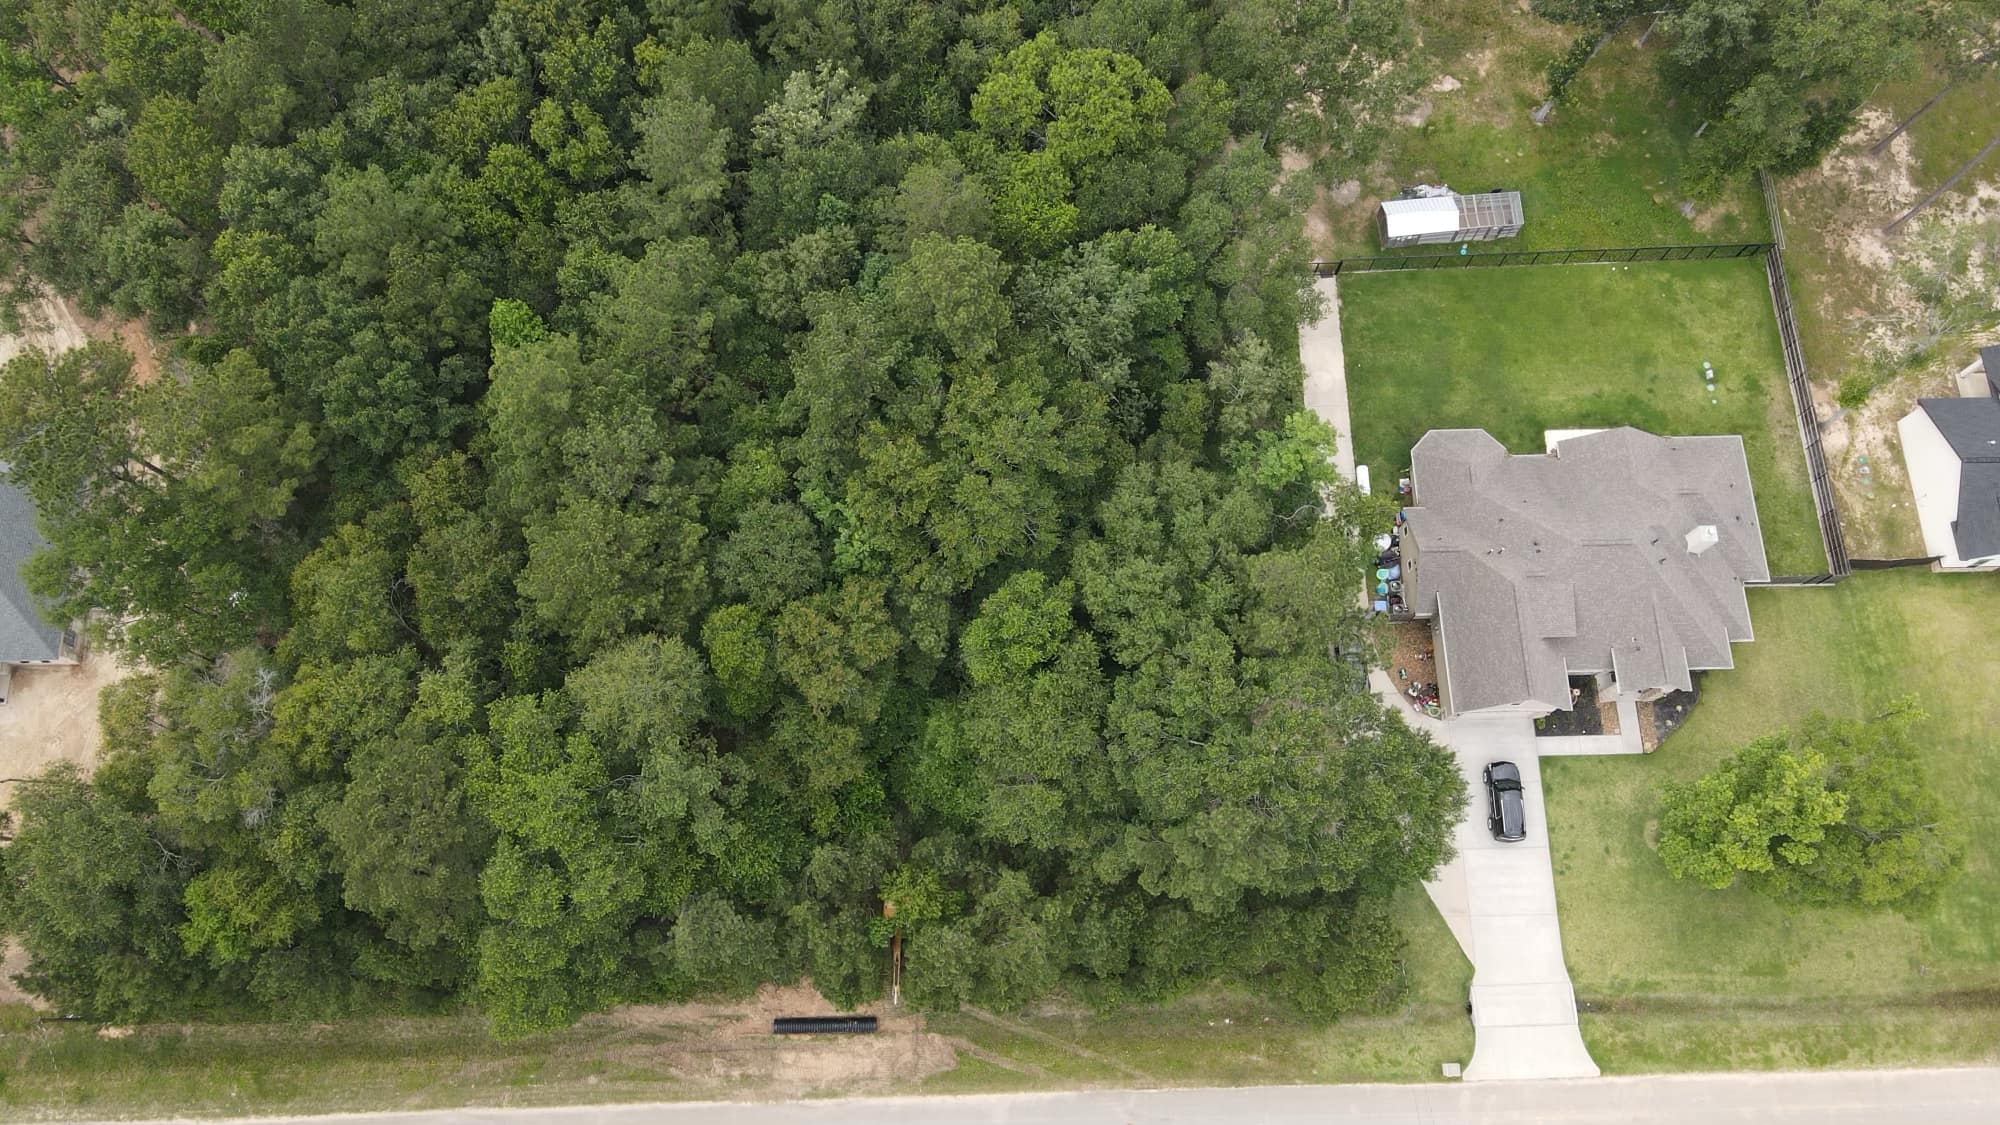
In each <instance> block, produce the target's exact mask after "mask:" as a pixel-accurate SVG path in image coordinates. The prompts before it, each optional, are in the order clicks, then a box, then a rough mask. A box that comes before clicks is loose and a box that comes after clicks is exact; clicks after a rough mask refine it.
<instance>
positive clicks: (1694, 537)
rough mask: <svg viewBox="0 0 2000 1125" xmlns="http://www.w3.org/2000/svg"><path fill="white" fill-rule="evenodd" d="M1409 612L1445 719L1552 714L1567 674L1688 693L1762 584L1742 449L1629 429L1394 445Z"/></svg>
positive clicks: (1763, 569) (1726, 440) (1465, 434)
mask: <svg viewBox="0 0 2000 1125" xmlns="http://www.w3.org/2000/svg"><path fill="white" fill-rule="evenodd" d="M1410 475H1411V479H1412V482H1413V486H1414V492H1415V496H1414V499H1415V502H1416V504H1417V505H1418V506H1416V507H1412V508H1410V509H1409V510H1408V513H1407V515H1408V531H1407V533H1406V536H1405V541H1406V545H1405V553H1404V561H1405V564H1406V566H1407V568H1408V569H1407V571H1406V578H1407V579H1408V582H1407V585H1406V589H1407V590H1408V593H1409V598H1408V600H1409V605H1410V608H1411V609H1412V610H1413V611H1414V612H1416V613H1417V614H1418V615H1420V616H1431V615H1435V616H1436V618H1437V622H1438V628H1439V630H1440V632H1441V634H1442V658H1443V661H1444V662H1445V665H1446V667H1445V675H1446V677H1447V682H1446V688H1445V690H1446V692H1447V694H1448V695H1449V697H1450V702H1451V706H1452V709H1453V710H1454V711H1459V712H1464V711H1476V710H1481V709H1484V708H1488V707H1499V706H1507V705H1512V704H1518V703H1529V702H1532V703H1537V704H1545V705H1547V706H1548V707H1549V708H1550V709H1552V710H1553V709H1556V708H1566V707H1568V706H1569V702H1570V696H1569V676H1570V675H1571V674H1572V673H1578V674H1581V673H1594V672H1603V671H1609V672H1612V673H1613V674H1614V675H1615V676H1616V677H1617V679H1618V682H1619V685H1620V687H1621V689H1622V690H1626V691H1635V692H1636V691H1645V690H1648V689H1653V688H1667V689H1672V688H1687V687H1690V686H1692V682H1691V680H1690V677H1689V673H1690V671H1691V670H1693V669H1698V668H1728V667H1731V666H1732V665H1733V663H1734V661H1733V659H1732V658H1731V656H1730V651H1729V645H1730V642H1732V641H1747V640H1749V639H1750V638H1751V632H1750V606H1749V601H1748V599H1747V598H1746V596H1745V594H1744V583H1746V582H1765V581H1768V580H1769V579H1770V577H1771V572H1770V567H1769V564H1768V563H1767V562H1766V560H1765V557H1764V535H1763V529H1762V527H1761V525H1760V524H1759V523H1758V520H1757V503H1756V500H1755V498H1754V497H1753V496H1752V495H1751V488H1750V467H1749V463H1748V462H1747V461H1746V460H1745V458H1744V453H1743V439H1742V438H1740V437H1737V436H1735V435H1725V436H1716V437H1659V436H1657V435H1654V434H1649V433H1646V432H1644V431H1641V430H1635V429H1632V428H1630V427H1619V428H1617V429H1610V430H1599V431H1595V432H1592V433H1587V434H1583V435H1581V436H1574V437H1569V438H1567V439H1565V440H1562V441H1560V443H1559V444H1557V445H1556V446H1555V452H1554V453H1552V454H1529V455H1516V454H1510V453H1508V452H1507V450H1506V448H1505V447H1504V446H1502V445H1501V444H1500V443H1499V442H1498V441H1496V440H1494V438H1493V437H1492V435H1490V434H1488V433H1487V432H1486V431H1484V430H1432V431H1431V432H1429V433H1427V434H1425V435H1424V437H1423V440H1421V441H1419V442H1418V443H1417V445H1416V448H1415V449H1414V450H1412V451H1411V472H1410Z"/></svg>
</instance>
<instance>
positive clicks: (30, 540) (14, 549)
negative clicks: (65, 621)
mask: <svg viewBox="0 0 2000 1125" xmlns="http://www.w3.org/2000/svg"><path fill="white" fill-rule="evenodd" d="M44 545H45V541H44V540H43V539H42V537H41V535H40V533H38V532H37V531H36V530H35V505H34V502H33V501H31V500H29V499H28V497H27V494H26V493H24V492H22V491H21V490H20V489H18V488H15V487H14V486H13V485H11V484H8V483H7V478H6V477H5V476H4V475H0V663H12V662H15V661H28V660H54V659H56V658H57V657H58V655H60V653H61V651H62V634H63V631H62V630H61V629H58V628H56V627H55V626H53V625H51V624H49V623H48V621H46V620H45V619H43V617H42V613H41V607H40V606H39V605H38V604H37V602H36V600H35V597H34V595H32V594H30V593H28V588H27V586H26V585H24V584H23V583H22V582H21V564H22V563H23V562H26V561H27V558H28V556H29V555H32V554H34V553H35V552H36V551H38V550H40V549H41V548H42V547H43V546H44Z"/></svg>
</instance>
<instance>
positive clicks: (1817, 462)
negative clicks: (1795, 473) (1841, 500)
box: [1764, 243, 1854, 581]
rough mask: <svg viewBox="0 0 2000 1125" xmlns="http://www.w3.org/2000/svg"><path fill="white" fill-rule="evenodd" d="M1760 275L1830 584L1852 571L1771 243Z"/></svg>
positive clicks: (1780, 259)
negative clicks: (1773, 315)
mask: <svg viewBox="0 0 2000 1125" xmlns="http://www.w3.org/2000/svg"><path fill="white" fill-rule="evenodd" d="M1764 276H1765V278H1766V279H1767V280H1768V281H1769V282H1770V285H1771V308H1772V311H1774V312H1775V313H1777V316H1778V340H1779V342H1780V343H1781V344H1783V345H1784V351H1785V381H1786V383H1787V384H1788V385H1789V386H1790V387H1791V390H1792V413H1793V414H1794V415H1796V416H1797V418H1798V423H1799V441H1800V443H1801V444H1803V445H1804V446H1805V451H1806V477H1807V483H1809V484H1811V485H1812V496H1813V510H1814V511H1815V512H1816V513H1817V514H1818V516H1819V534H1820V539H1821V540H1822V541H1823V542H1824V543H1825V545H1826V565H1827V570H1828V572H1829V573H1830V575H1831V577H1830V579H1829V580H1830V581H1839V580H1840V579H1842V578H1845V577H1847V576H1848V575H1849V574H1852V573H1853V572H1854V568H1853V567H1852V565H1850V564H1849V562H1848V560H1847V537H1846V536H1844V535H1842V534H1841V531H1840V512H1839V511H1838V510H1837V509H1836V508H1835V507H1834V503H1833V479H1832V477H1831V476H1830V475H1829V474H1828V473H1827V469H1826V451H1825V450H1824V449H1823V448H1821V445H1820V431H1819V411H1818V410H1817V409H1815V408H1814V407H1813V400H1812V384H1811V383H1809V382H1808V381H1807V380H1806V357H1805V353H1804V352H1803V351H1802V350H1800V348H1799V326H1798V322H1797V321H1796V320H1795V319H1793V317H1792V290H1791V286H1789V285H1787V284H1786V283H1785V252H1784V251H1782V250H1780V249H1778V247H1777V245H1776V244H1775V243H1773V244H1772V245H1771V247H1770V249H1769V252H1767V253H1766V254H1765V255H1764Z"/></svg>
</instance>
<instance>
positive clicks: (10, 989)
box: [0, 940, 54, 1012]
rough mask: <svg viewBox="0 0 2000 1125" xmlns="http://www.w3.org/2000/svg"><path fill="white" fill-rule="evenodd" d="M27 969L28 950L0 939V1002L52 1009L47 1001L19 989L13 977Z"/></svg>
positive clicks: (39, 1009)
mask: <svg viewBox="0 0 2000 1125" xmlns="http://www.w3.org/2000/svg"><path fill="white" fill-rule="evenodd" d="M27 971H28V951H27V950H25V949H22V948H21V947H20V946H19V945H17V944H15V943H14V942H13V941H11V940H7V941H0V1004H26V1005H27V1006H28V1007H30V1008H33V1009H35V1010H36V1011H38V1012H47V1011H53V1010H54V1009H53V1008H51V1006H50V1005H49V1002H48V1001H46V1000H44V999H42V998H41V997H39V996H36V995H33V994H32V993H27V992H23V991H21V989H20V988H19V987H18V986H16V985H15V984H14V977H15V976H16V975H17V974H19V973H25V972H27Z"/></svg>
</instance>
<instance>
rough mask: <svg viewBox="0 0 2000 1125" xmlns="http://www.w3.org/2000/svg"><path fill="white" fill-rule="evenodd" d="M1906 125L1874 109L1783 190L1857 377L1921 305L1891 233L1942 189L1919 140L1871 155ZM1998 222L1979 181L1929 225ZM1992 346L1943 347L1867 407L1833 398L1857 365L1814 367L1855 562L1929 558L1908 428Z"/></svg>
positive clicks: (1999, 207) (1927, 218) (1995, 206)
mask: <svg viewBox="0 0 2000 1125" xmlns="http://www.w3.org/2000/svg"><path fill="white" fill-rule="evenodd" d="M1894 123H1895V122H1894V118H1893V117H1892V116H1891V115H1890V114H1889V113H1888V112H1886V111H1885V110H1883V109H1881V108H1879V107H1875V106H1870V107H1867V108H1864V109H1863V110H1862V111H1861V112H1860V114H1859V115H1857V118H1856V121H1855V125H1854V128H1853V129H1851V130H1850V131H1849V133H1848V135H1847V136H1846V137H1844V138H1842V140H1841V143H1840V144H1839V146H1837V147H1836V148H1835V149H1834V151H1833V152H1832V153H1830V154H1828V156H1827V158H1826V159H1825V160H1824V161H1823V162H1822V163H1821V164H1820V166H1819V167H1818V168H1816V169H1814V170H1813V171H1811V172H1807V173H1804V174H1802V175H1799V176H1794V177H1792V178H1790V179H1788V180H1786V181H1785V182H1784V184H1783V185H1782V187H1781V189H1780V197H1781V200H1782V206H1783V212H1784V220H1785V225H1786V232H1787V236H1788V241H1789V242H1791V243H1792V244H1793V247H1792V249H1793V253H1792V254H1791V255H1790V259H1791V266H1792V269H1793V270H1794V271H1795V273H1796V271H1798V270H1799V269H1801V268H1804V269H1819V270H1822V271H1825V276H1823V277H1821V278H1819V279H1818V280H1819V281H1820V283H1821V284H1820V289H1821V294H1820V297H1819V299H1818V305H1817V308H1816V311H1817V313H1818V315H1819V319H1820V324H1821V325H1822V326H1824V328H1823V329H1822V330H1831V331H1835V332H1839V333H1842V334H1844V335H1845V336H1846V339H1845V340H1844V341H1843V351H1844V352H1845V353H1846V361H1847V364H1848V368H1851V369H1853V370H1859V369H1861V368H1862V366H1863V365H1864V363H1865V361H1866V357H1867V355H1868V353H1870V352H1871V351H1872V350H1874V349H1875V348H1876V347H1878V346H1879V342H1880V340H1881V339H1883V338H1886V336H1887V334H1889V333H1890V332H1891V330H1892V327H1893V323H1894V320H1895V318H1898V317H1901V316H1907V315H1908V314H1909V312H1910V311H1911V309H1912V308H1913V307H1914V304H1915V301H1914V298H1913V297H1912V295H1911V293H1910V291H1909V289H1908V287H1907V285H1906V283H1905V282H1904V280H1903V279H1902V278H1901V277H1900V276H1899V274H1898V272H1897V268H1896V267H1897V265H1898V263H1899V261H1900V260H1901V258H1902V256H1903V255H1904V254H1905V252H1906V248H1907V247H1908V246H1909V245H1910V240H1909V236H1908V233H1907V232H1905V233H1904V234H1902V235H1885V234H1883V233H1882V227H1883V225H1884V224H1885V223H1887V222H1888V221H1889V220H1890V219H1892V218H1894V217H1896V216H1897V215H1900V214H1902V213H1903V211H1905V210H1906V209H1907V208H1908V207H1909V206H1910V205H1911V204H1913V203H1915V202H1916V200H1917V199H1918V198H1919V197H1921V196H1922V195H1923V194H1924V192H1925V191H1926V190H1927V189H1928V188H1929V187H1930V186H1931V185H1930V184H1927V183H1919V182H1918V179H1917V165H1916V155H1915V152H1914V150H1913V149H1912V147H1911V146H1912V139H1911V134H1910V133H1904V134H1902V135H1901V136H1899V137H1897V138H1896V139H1895V140H1894V141H1892V142H1890V144H1889V145H1888V146H1887V147H1886V148H1885V149H1884V150H1883V151H1882V152H1881V153H1879V154H1877V153H1870V152H1869V151H1868V149H1869V147H1870V146H1871V145H1872V144H1873V143H1874V142H1875V140H1876V138H1878V137H1881V136H1882V135H1883V134H1885V133H1887V132H1888V131H1889V128H1890V127H1891V126H1892V125H1893V124H1894ZM1919 125H1921V121H1920V122H1919ZM1996 215H2000V183H1996V182H1994V181H1993V180H1992V179H1991V178H1990V177H1989V178H1987V179H1985V180H1981V179H1979V178H1978V177H1974V178H1973V179H1971V180H1968V181H1967V182H1965V183H1963V184H1961V186H1960V189H1959V190H1958V191H1957V192H1954V193H1953V194H1951V195H1948V196H1946V197H1945V198H1942V199H1940V200H1938V201H1937V202H1936V203H1934V204H1933V205H1932V206H1931V207H1930V208H1929V209H1928V210H1926V211H1925V212H1924V218H1923V220H1922V222H1924V223H1932V224H1936V223H1945V224H1961V223H1970V222H1984V221H1987V220H1990V219H1991V218H1993V217H1995V216H1996ZM1801 243H1804V244H1805V245H1800V244H1801ZM1815 259H1818V260H1817V261H1816V260H1815ZM1807 330H1808V331H1810V330H1811V329H1810V328H1809V329H1807ZM1982 342H1986V341H1985V340H1984V339H1983V338H1981V339H1975V340H1970V341H1957V342H1953V343H1950V344H1947V345H1946V346H1943V347H1940V348H1938V349H1937V350H1936V352H1935V353H1934V354H1933V355H1932V357H1931V358H1930V359H1929V360H1928V361H1927V362H1926V363H1924V364H1922V365H1920V366H1919V367H1918V368H1917V369H1916V370H1913V371H1909V372H1906V373H1904V374H1902V375H1899V376H1897V377H1896V378H1894V379H1892V380H1890V381H1889V382H1888V383H1886V384H1884V385H1882V386H1880V387H1878V388H1877V389H1876V390H1875V392H1874V394H1873V395H1871V396H1870V397H1869V400H1868V401H1867V403H1866V404H1864V405H1863V406H1862V407H1861V408H1860V409H1858V410H1844V409H1841V408H1840V407H1839V406H1838V405H1837V404H1836V403H1835V402H1834V401H1833V394H1834V391H1835V390H1836V389H1837V386H1838V384H1839V381H1840V379H1841V377H1842V376H1843V375H1844V374H1846V373H1847V370H1846V369H1841V368H1835V369H1831V370H1824V369H1820V368H1817V367H1816V368H1815V369H1814V370H1813V372H1812V377H1813V398H1814V400H1815V403H1816V405H1817V406H1818V409H1819V414H1820V421H1821V425H1822V432H1823V436H1824V439H1825V442H1826V454H1827V463H1828V465H1829V466H1830V467H1831V469H1832V473H1833V481H1834V491H1835V499H1836V502H1837V504H1838V505H1839V508H1840V512H1841V527H1842V530H1843V531H1844V532H1845V533H1846V537H1847V548H1848V553H1849V554H1850V555H1852V556H1854V557H1855V558H1904V557H1910V556H1916V555H1921V554H1922V553H1923V537H1922V534H1921V532H1920V530H1919V528H1918V526H1917V521H1916V510H1915V506H1914V504H1913V503H1912V501H1911V498H1910V491H1909V479H1908V473H1907V471H1906V469H1905V467H1904V465H1903V457H1902V445H1901V441H1900V439H1899V437H1898V435H1897V432H1896V421H1897V420H1898V419H1899V418H1901V417H1902V416H1903V415H1905V414H1908V413H1909V412H1910V410H1911V409H1912V408H1913V407H1914V406H1915V405H1916V400H1917V399H1918V398H1919V397H1922V396H1926V395H1950V394H1952V393H1954V388H1953V385H1952V382H1951V379H1952V375H1953V373H1955V372H1956V370H1957V369H1958V368H1960V367H1962V366H1963V365H1964V364H1965V362H1966V360H1967V359H1969V358H1971V356H1972V350H1971V345H1973V344H1977V343H1982ZM1864 458H1865V460H1864ZM1864 465H1865V466H1866V467H1867V471H1866V472H1864V471H1862V466H1864Z"/></svg>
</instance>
